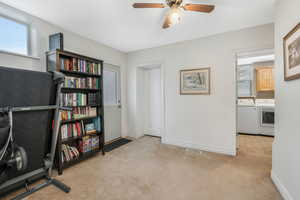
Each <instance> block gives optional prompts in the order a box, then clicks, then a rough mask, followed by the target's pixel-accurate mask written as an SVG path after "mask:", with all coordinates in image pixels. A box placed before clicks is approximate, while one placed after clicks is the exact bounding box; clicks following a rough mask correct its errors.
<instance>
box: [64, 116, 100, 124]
mask: <svg viewBox="0 0 300 200" xmlns="http://www.w3.org/2000/svg"><path fill="white" fill-rule="evenodd" d="M96 117H98V116H91V117H81V118H78V119H68V120H63V121H61V122H60V123H61V124H67V123H74V122H79V121H82V120H89V119H94V118H96Z"/></svg>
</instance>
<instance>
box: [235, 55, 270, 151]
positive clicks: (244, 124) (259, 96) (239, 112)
mask: <svg viewBox="0 0 300 200" xmlns="http://www.w3.org/2000/svg"><path fill="white" fill-rule="evenodd" d="M273 68H274V50H273V49H264V50H257V51H251V52H242V53H238V54H237V55H236V94H237V95H236V125H237V126H236V130H237V131H236V132H237V140H236V141H237V142H236V147H237V150H239V149H240V145H242V143H243V142H241V139H240V138H244V141H247V142H250V143H247V144H245V142H244V145H246V146H255V145H257V144H258V143H259V141H264V139H263V137H265V136H268V137H269V136H271V137H273V136H274V114H275V112H274V110H275V101H274V94H275V91H274V90H275V89H274V79H275V78H274V74H273ZM266 111H268V112H267V113H266ZM265 113H266V114H267V115H268V116H272V120H269V121H268V122H269V123H268V124H267V125H266V123H265V122H264V121H266V120H265V118H266V117H265V115H266V114H265ZM269 118H271V117H269ZM269 118H268V119H269ZM245 135H246V136H245ZM249 136H250V137H251V136H252V137H251V138H252V139H250V140H249V139H248V138H249ZM253 138H256V140H255V142H254V143H255V144H254V143H253V144H252V143H251V142H253V141H254V139H253ZM270 140H272V139H270ZM270 150H271V146H270Z"/></svg>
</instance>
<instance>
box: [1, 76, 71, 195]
mask: <svg viewBox="0 0 300 200" xmlns="http://www.w3.org/2000/svg"><path fill="white" fill-rule="evenodd" d="M52 73H53V80H54V81H55V83H57V90H56V105H47V106H28V107H11V108H2V109H1V110H5V109H6V110H7V109H8V112H9V115H10V116H11V117H12V114H13V113H14V112H31V111H41V110H55V113H54V129H53V134H52V139H51V149H50V153H49V154H48V155H47V156H46V158H44V167H43V168H40V169H37V170H34V171H32V172H29V173H27V174H24V175H21V176H18V177H15V178H13V179H11V180H8V181H6V182H4V183H3V184H2V185H0V190H1V189H4V188H7V187H9V186H12V185H14V184H17V183H19V182H21V181H25V188H26V192H24V193H21V194H19V195H17V196H16V197H14V198H13V199H12V200H21V199H23V198H25V197H27V196H29V195H31V194H32V193H34V192H36V191H38V190H40V189H42V188H44V187H47V186H49V185H52V184H53V185H54V186H56V187H57V188H59V189H61V190H62V191H64V192H66V193H68V192H70V190H71V188H70V187H68V186H67V185H65V184H64V183H62V182H60V181H58V180H56V179H54V178H52V177H51V176H52V167H53V165H54V157H55V151H56V144H57V138H58V135H59V126H60V121H61V118H60V110H69V109H68V108H63V107H60V105H59V103H60V92H61V88H62V83H63V82H64V77H65V76H64V74H62V73H60V72H52ZM11 125H12V124H11ZM43 173H44V174H45V175H44V176H45V179H46V181H45V182H44V183H41V184H39V185H37V186H35V187H33V188H29V186H28V183H27V180H29V179H30V178H32V177H35V176H37V175H40V174H43Z"/></svg>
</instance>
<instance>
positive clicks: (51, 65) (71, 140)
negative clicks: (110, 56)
mask: <svg viewBox="0 0 300 200" xmlns="http://www.w3.org/2000/svg"><path fill="white" fill-rule="evenodd" d="M46 57H47V70H48V71H59V72H61V73H63V74H65V75H66V76H68V77H74V78H94V79H99V80H98V84H99V85H98V87H97V88H75V87H63V88H62V90H61V93H84V94H89V93H98V94H99V95H98V97H99V98H98V101H97V102H96V104H90V105H80V106H65V107H70V108H76V107H78V108H84V107H94V108H96V114H97V115H96V116H86V117H82V118H72V119H67V120H62V121H61V126H62V125H66V124H73V123H77V122H83V123H85V122H89V121H91V120H93V119H96V118H97V117H99V118H100V127H101V131H97V132H95V133H92V134H86V135H79V136H73V137H68V138H64V139H62V135H61V134H60V136H59V138H58V144H57V151H56V159H55V160H56V161H55V165H56V167H57V169H58V173H59V174H60V175H61V174H62V173H63V170H64V169H66V168H68V167H71V166H72V165H75V164H77V163H79V162H83V161H84V160H86V159H88V158H90V157H93V156H97V155H98V153H99V152H102V154H103V155H104V154H105V152H104V135H105V133H104V110H103V97H102V94H103V92H102V91H103V77H102V74H103V61H102V60H98V59H95V58H91V57H88V56H84V55H80V54H77V53H73V52H68V51H62V50H56V51H50V52H47V53H46ZM65 61H68V63H65ZM81 61H82V62H85V67H86V68H89V67H90V66H94V65H93V64H95V65H96V66H99V65H100V70H99V67H95V68H93V70H92V71H90V70H87V71H89V72H86V70H84V69H86V68H83V67H82V65H81V64H82V63H79V62H81ZM76 62H77V64H76ZM90 64H92V65H90ZM80 65H81V66H80ZM87 65H89V66H87ZM82 128H83V127H82ZM85 136H93V137H99V148H97V149H92V150H91V151H88V152H80V153H79V156H78V157H77V158H75V159H72V160H69V161H66V160H65V161H64V162H62V156H63V155H62V154H63V153H62V145H70V146H73V147H78V148H77V149H78V150H79V149H80V148H79V141H82V140H83V138H84V137H85Z"/></svg>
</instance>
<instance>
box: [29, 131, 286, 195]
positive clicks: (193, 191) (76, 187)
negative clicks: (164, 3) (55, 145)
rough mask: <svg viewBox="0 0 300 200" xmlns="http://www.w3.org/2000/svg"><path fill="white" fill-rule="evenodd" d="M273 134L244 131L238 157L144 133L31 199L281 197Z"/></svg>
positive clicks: (68, 173)
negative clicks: (62, 186)
mask: <svg viewBox="0 0 300 200" xmlns="http://www.w3.org/2000/svg"><path fill="white" fill-rule="evenodd" d="M272 141H273V138H269V137H260V136H240V151H239V155H238V156H237V157H231V156H225V155H220V154H214V153H207V152H198V151H192V150H185V149H183V148H179V147H174V146H170V145H163V144H160V141H159V139H157V138H153V137H143V138H140V139H138V140H136V141H133V142H131V143H129V144H127V145H125V146H123V147H121V148H119V149H116V150H114V151H112V152H110V153H107V154H106V156H104V157H103V156H101V155H99V156H98V157H95V158H92V159H89V160H88V161H86V162H84V163H80V164H78V165H76V166H74V167H72V168H69V169H68V170H66V171H65V172H64V174H63V176H60V177H58V179H60V180H62V181H63V182H64V183H66V184H68V185H69V186H71V187H72V191H71V193H69V194H65V193H63V192H62V191H60V190H58V189H56V188H54V187H52V186H51V187H48V188H46V189H43V190H41V191H39V192H37V193H35V194H33V195H31V196H30V197H28V198H27V199H30V200H36V199H39V200H47V199H49V200H56V199H57V200H62V199H64V200H68V199H72V200H77V199H84V200H281V199H282V198H281V197H280V194H279V193H278V192H277V190H276V188H275V186H274V185H273V183H272V181H271V179H270V170H271V146H272Z"/></svg>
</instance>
